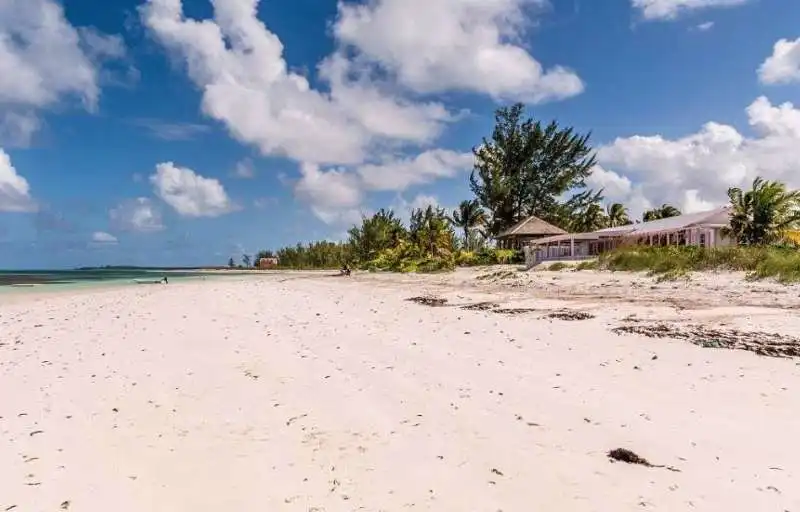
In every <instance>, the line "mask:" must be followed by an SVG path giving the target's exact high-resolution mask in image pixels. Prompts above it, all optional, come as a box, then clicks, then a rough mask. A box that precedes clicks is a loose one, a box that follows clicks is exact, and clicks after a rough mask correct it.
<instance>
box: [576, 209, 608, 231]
mask: <svg viewBox="0 0 800 512" xmlns="http://www.w3.org/2000/svg"><path fill="white" fill-rule="evenodd" d="M607 225H608V217H606V212H605V211H604V210H603V207H602V206H600V204H599V203H591V204H589V205H588V206H586V208H584V209H583V210H581V211H580V212H578V214H577V215H576V216H575V217H574V218H573V219H572V222H571V223H570V229H571V231H574V232H578V233H586V232H590V231H597V230H598V229H603V228H604V227H606V226H607Z"/></svg>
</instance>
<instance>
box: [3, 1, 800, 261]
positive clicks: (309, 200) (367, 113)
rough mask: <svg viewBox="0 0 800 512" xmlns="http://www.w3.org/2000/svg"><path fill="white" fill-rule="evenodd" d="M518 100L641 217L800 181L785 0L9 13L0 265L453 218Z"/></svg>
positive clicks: (157, 5)
mask: <svg viewBox="0 0 800 512" xmlns="http://www.w3.org/2000/svg"><path fill="white" fill-rule="evenodd" d="M254 6H255V8H254ZM201 20H202V22H201ZM513 101H523V102H525V103H526V104H528V105H529V113H531V114H533V115H534V116H535V117H537V118H540V119H544V120H550V119H557V120H559V122H561V123H562V124H567V125H573V126H575V127H576V128H578V129H579V130H582V131H588V130H591V131H592V132H593V139H592V140H593V142H594V144H595V146H596V147H597V149H598V159H599V166H598V168H597V169H596V171H595V173H594V175H593V178H592V180H591V185H592V186H594V187H597V188H600V187H602V188H604V190H605V192H606V196H607V199H608V200H609V201H623V202H625V203H626V204H628V205H629V206H630V208H631V210H632V211H633V212H634V213H638V212H640V211H641V210H643V209H644V208H646V207H648V206H650V205H654V204H661V203H662V202H667V201H669V202H671V203H673V204H676V205H678V206H679V207H681V208H683V209H684V210H687V211H691V210H698V209H703V208H705V207H709V206H713V205H714V204H718V203H719V202H721V201H724V199H725V196H724V194H725V190H726V188H727V187H728V186H731V185H746V183H747V182H749V181H751V180H752V179H753V178H754V177H755V176H757V175H762V176H765V177H768V178H772V179H781V180H784V181H787V182H789V183H790V185H793V186H800V172H798V167H797V165H798V164H797V162H800V149H799V148H800V3H797V2H790V1H786V0H749V1H748V0H607V1H602V2H599V1H588V0H551V1H550V2H549V3H548V2H545V1H544V0H497V1H493V2H476V1H473V0H424V1H423V0H371V1H369V2H366V1H363V0H360V1H359V0H348V1H344V2H342V3H340V4H337V2H335V1H333V0H331V1H329V0H293V1H291V2H286V1H276V0H262V1H261V2H256V1H255V0H215V2H214V3H213V5H212V2H209V1H208V0H183V2H181V1H179V0H108V1H105V2H100V3H98V2H94V1H92V0H62V1H60V2H59V1H57V0H11V1H10V4H9V3H8V2H4V3H3V6H2V7H0V151H2V153H0V267H3V268H43V267H71V266H79V265H101V264H140V265H145V264H153V265H202V264H216V263H224V262H225V261H226V260H227V258H228V257H229V256H231V255H236V256H237V257H238V255H240V254H241V253H242V252H247V253H253V252H255V251H257V250H258V249H262V248H276V247H278V246H281V245H286V244H293V243H295V242H297V241H301V240H302V241H307V240H312V239H322V238H330V239H339V238H341V237H342V236H343V233H344V232H345V231H346V229H347V228H348V226H349V225H350V224H351V223H352V222H353V221H355V220H357V219H358V217H359V215H360V214H362V213H368V212H369V211H371V210H374V209H376V208H379V207H383V206H390V207H393V208H395V209H397V210H398V211H399V212H401V214H403V213H404V212H407V211H408V209H409V208H411V207H413V206H419V205H425V204H428V203H431V202H435V203H437V204H440V205H442V206H445V207H452V206H454V205H456V204H457V203H458V202H459V201H460V200H461V199H464V198H466V197H469V191H468V187H467V176H468V172H469V169H470V167H471V158H470V154H469V151H470V148H471V147H472V146H474V145H476V144H477V143H479V142H480V139H481V137H482V136H484V135H488V134H489V133H490V131H491V127H492V113H493V110H494V109H495V108H496V107H497V106H498V105H503V104H508V103H510V102H513ZM790 103H791V104H790ZM794 105H799V106H798V107H795V106H794Z"/></svg>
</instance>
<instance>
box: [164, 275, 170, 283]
mask: <svg viewBox="0 0 800 512" xmlns="http://www.w3.org/2000/svg"><path fill="white" fill-rule="evenodd" d="M163 281H164V284H169V279H167V276H164V279H163Z"/></svg>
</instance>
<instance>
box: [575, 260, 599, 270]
mask: <svg viewBox="0 0 800 512" xmlns="http://www.w3.org/2000/svg"><path fill="white" fill-rule="evenodd" d="M598 268H600V263H599V262H598V261H597V260H588V261H582V262H580V263H578V265H577V266H576V267H575V270H578V271H580V270H597V269H598Z"/></svg>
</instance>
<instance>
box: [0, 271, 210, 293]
mask: <svg viewBox="0 0 800 512" xmlns="http://www.w3.org/2000/svg"><path fill="white" fill-rule="evenodd" d="M164 276H166V277H167V278H168V279H169V280H170V281H184V280H187V279H198V278H202V277H206V276H207V274H204V273H201V272H183V271H172V270H169V271H165V270H147V269H92V270H30V271H16V270H14V271H9V270H0V293H2V292H11V291H14V292H23V291H33V290H36V291H43V290H54V291H55V290H70V289H84V288H93V287H99V286H109V285H125V284H132V285H133V284H137V283H136V280H146V281H155V280H159V279H161V278H163V277H164Z"/></svg>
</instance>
